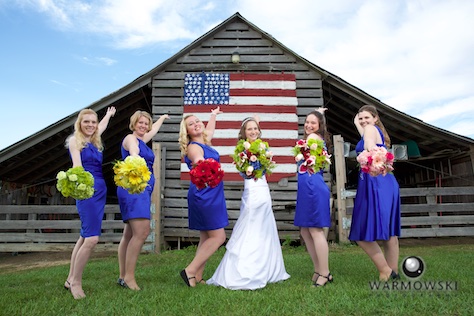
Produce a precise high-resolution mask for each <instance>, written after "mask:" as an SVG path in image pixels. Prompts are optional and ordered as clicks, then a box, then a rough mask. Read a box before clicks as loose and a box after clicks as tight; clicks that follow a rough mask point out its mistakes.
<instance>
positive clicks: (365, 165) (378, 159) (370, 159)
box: [357, 147, 394, 177]
mask: <svg viewBox="0 0 474 316" xmlns="http://www.w3.org/2000/svg"><path fill="white" fill-rule="evenodd" d="M393 160H394V156H393V154H392V153H391V152H389V151H388V150H387V149H386V148H385V147H374V148H372V149H371V150H367V149H365V150H364V151H363V152H361V153H360V154H359V155H358V156H357V162H358V163H359V166H360V170H361V171H362V172H364V173H368V174H369V175H371V176H373V177H376V176H378V175H383V176H385V175H386V174H387V173H389V172H392V171H393Z"/></svg>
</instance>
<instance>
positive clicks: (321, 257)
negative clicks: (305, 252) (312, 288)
mask: <svg viewBox="0 0 474 316" xmlns="http://www.w3.org/2000/svg"><path fill="white" fill-rule="evenodd" d="M309 233H310V234H311V237H312V239H313V243H314V251H315V253H316V254H317V255H316V257H317V262H318V263H317V267H318V268H319V271H318V273H319V274H320V275H322V276H327V277H329V246H328V242H327V240H326V234H325V232H324V229H322V228H316V227H310V228H309ZM328 281H329V279H328V278H323V277H319V278H317V280H316V283H317V284H319V285H324V284H326V283H327V282H328Z"/></svg>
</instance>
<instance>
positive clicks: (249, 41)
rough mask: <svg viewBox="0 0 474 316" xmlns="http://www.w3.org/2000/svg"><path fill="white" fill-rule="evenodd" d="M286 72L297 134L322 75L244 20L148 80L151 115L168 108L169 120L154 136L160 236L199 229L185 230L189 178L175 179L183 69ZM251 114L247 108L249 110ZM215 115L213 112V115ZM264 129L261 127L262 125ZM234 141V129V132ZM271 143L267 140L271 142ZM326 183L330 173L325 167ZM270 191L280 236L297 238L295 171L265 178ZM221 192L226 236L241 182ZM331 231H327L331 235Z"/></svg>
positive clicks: (316, 102) (191, 234)
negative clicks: (161, 154) (161, 178)
mask: <svg viewBox="0 0 474 316" xmlns="http://www.w3.org/2000/svg"><path fill="white" fill-rule="evenodd" d="M234 51H237V52H238V53H239V54H240V63H239V64H238V65H235V64H232V63H230V59H231V55H232V53H233V52H234ZM202 71H204V72H241V71H243V72H258V73H265V72H281V71H285V72H291V73H294V74H295V75H296V95H297V98H298V109H297V115H298V120H299V127H300V128H299V132H300V133H299V134H300V136H301V135H302V133H303V132H302V126H303V122H304V118H305V116H306V114H307V113H309V112H310V111H312V110H313V109H314V108H315V107H318V106H321V105H323V104H324V101H323V90H322V78H321V75H320V74H319V73H317V72H315V71H310V69H309V67H308V65H307V64H304V63H302V62H299V61H298V60H297V59H296V58H295V55H294V54H291V53H289V52H288V51H285V50H284V49H283V48H282V47H280V46H279V45H277V44H276V43H275V42H274V41H272V40H271V39H269V38H268V36H264V35H263V34H262V33H261V32H258V31H256V30H254V29H252V28H251V27H250V26H249V25H247V24H245V23H230V24H228V25H227V26H226V27H225V29H223V30H221V31H219V32H217V33H216V34H214V35H213V36H212V38H208V39H206V40H204V41H202V43H200V44H199V46H197V47H193V48H192V49H191V50H189V52H187V53H186V54H184V55H182V56H180V57H178V58H177V59H176V61H175V62H174V63H172V64H169V65H168V66H167V67H166V68H165V69H164V70H163V71H162V72H160V73H158V74H157V75H156V76H154V78H153V81H152V97H153V99H152V105H153V112H154V114H155V115H156V116H158V115H161V114H162V113H169V114H170V116H171V118H172V119H171V120H170V121H169V122H167V123H166V124H164V125H163V127H162V128H161V130H160V134H158V135H157V136H156V137H155V141H159V142H160V143H161V144H162V146H165V147H166V161H165V165H166V168H165V169H166V171H165V179H166V180H165V183H164V193H163V195H164V201H163V216H164V218H163V226H164V227H163V235H164V239H165V240H167V239H172V238H175V239H179V238H183V239H185V240H186V239H193V238H197V237H199V232H197V231H190V230H188V228H187V227H188V219H187V217H188V216H187V215H188V214H187V200H186V195H187V190H188V187H189V183H188V182H187V181H181V180H180V158H181V156H180V152H179V146H178V142H177V141H178V134H179V123H180V120H181V118H182V114H183V84H184V80H183V79H184V75H185V74H186V73H191V72H202ZM249 114H251V113H249ZM218 119H219V118H218ZM264 133H265V131H264ZM236 142H237V135H236ZM271 145H272V144H270V146H271ZM326 177H327V178H328V185H329V183H330V180H331V179H330V174H329V173H327V175H326ZM269 187H270V194H271V196H272V203H273V209H274V214H275V218H276V221H277V226H278V231H279V235H280V238H281V239H292V240H294V239H299V238H300V236H299V230H298V228H297V227H295V226H294V225H293V217H294V208H295V204H296V188H297V183H296V176H294V177H290V178H287V179H284V180H283V181H280V182H279V183H269ZM224 189H225V196H226V203H227V209H228V214H229V221H230V225H229V226H228V227H227V228H226V233H227V235H228V236H230V233H231V231H232V228H233V226H234V224H235V221H236V220H237V218H238V216H239V210H240V198H241V196H242V190H243V182H237V183H228V182H225V186H224ZM331 236H332V235H331Z"/></svg>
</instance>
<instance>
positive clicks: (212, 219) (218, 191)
mask: <svg viewBox="0 0 474 316" xmlns="http://www.w3.org/2000/svg"><path fill="white" fill-rule="evenodd" d="M189 144H196V145H199V146H200V147H201V148H202V149H203V150H204V159H207V158H213V159H214V160H216V161H220V159H219V153H218V152H217V151H216V150H215V149H214V148H212V147H210V146H207V145H205V144H201V143H196V142H190V143H189ZM184 161H185V162H186V164H187V165H188V168H189V170H191V169H192V162H191V160H189V158H188V157H187V156H185V157H184ZM188 222H189V229H192V230H215V229H219V228H224V227H226V226H227V225H229V219H228V216H227V207H226V204H225V196H224V181H221V183H219V185H218V186H216V187H215V188H211V187H207V188H204V189H201V190H198V188H197V187H196V185H194V184H193V183H192V182H190V184H189V190H188Z"/></svg>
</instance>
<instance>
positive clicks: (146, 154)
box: [117, 138, 155, 223]
mask: <svg viewBox="0 0 474 316" xmlns="http://www.w3.org/2000/svg"><path fill="white" fill-rule="evenodd" d="M137 140H138V148H139V149H140V153H139V155H140V157H143V159H145V161H146V164H147V166H148V170H150V172H151V176H150V180H149V181H148V186H147V187H146V188H145V191H143V192H142V193H139V194H130V193H128V191H127V190H126V189H124V188H122V187H117V197H118V202H119V206H120V213H122V221H123V222H124V223H127V222H128V221H129V220H131V219H137V218H143V219H148V220H149V219H151V213H150V206H151V193H152V192H153V188H154V187H155V176H154V175H153V163H154V162H155V154H154V153H153V150H152V149H151V148H150V147H148V146H147V145H146V144H145V142H144V141H142V140H141V139H138V138H137ZM120 149H121V152H122V159H125V158H127V157H128V156H129V155H130V153H129V152H128V151H127V150H125V149H124V148H123V146H121V147H120Z"/></svg>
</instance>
